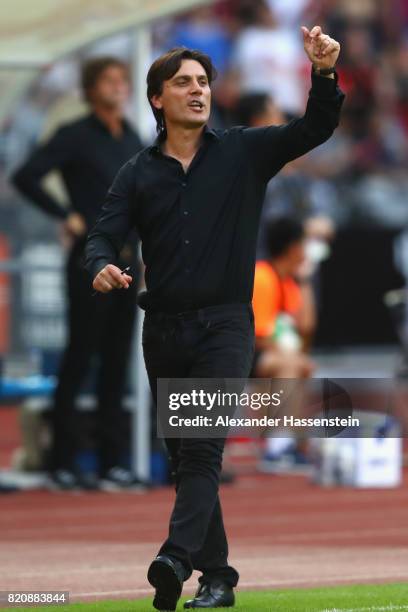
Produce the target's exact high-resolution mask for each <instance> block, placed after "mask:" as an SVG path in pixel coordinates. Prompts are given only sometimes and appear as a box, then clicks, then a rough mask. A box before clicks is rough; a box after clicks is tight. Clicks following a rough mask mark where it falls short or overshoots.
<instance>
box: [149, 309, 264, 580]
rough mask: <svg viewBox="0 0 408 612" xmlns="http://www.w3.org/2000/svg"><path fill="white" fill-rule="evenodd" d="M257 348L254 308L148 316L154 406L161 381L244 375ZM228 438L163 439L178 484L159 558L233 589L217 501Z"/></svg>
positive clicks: (234, 574) (232, 571) (233, 575)
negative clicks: (255, 347)
mask: <svg viewBox="0 0 408 612" xmlns="http://www.w3.org/2000/svg"><path fill="white" fill-rule="evenodd" d="M253 350H254V326H253V314H252V307H251V306H250V305H247V304H229V305H221V306H214V307H209V308H203V309H201V310H199V311H194V312H191V313H184V314H181V315H164V314H161V313H156V314H154V313H153V314H152V313H146V316H145V321H144V327H143V351H144V358H145V363H146V369H147V373H148V376H149V381H150V386H151V389H152V393H153V396H154V399H155V401H157V385H156V383H157V379H158V378H189V377H191V378H219V377H221V378H246V377H247V376H248V374H249V372H250V369H251V364H252V357H253ZM224 444H225V440H224V439H220V438H205V439H198V438H194V439H186V438H182V439H170V438H169V439H166V445H167V448H168V451H169V455H170V460H171V462H172V466H173V471H174V474H175V479H176V491H177V493H176V501H175V505H174V509H173V512H172V515H171V518H170V525H169V535H168V538H167V540H166V541H165V542H164V544H163V546H162V547H161V548H160V551H159V554H166V555H168V556H170V557H173V558H175V559H177V560H179V561H181V562H182V563H183V565H184V567H185V569H186V576H187V577H188V576H190V575H191V573H192V570H193V569H196V570H199V571H201V572H202V574H203V575H202V577H201V578H200V581H201V582H208V581H212V580H213V579H214V578H219V579H221V580H223V581H225V582H227V583H229V584H230V585H231V586H235V585H236V584H237V582H238V577H239V576H238V572H237V571H236V570H235V569H234V568H233V567H231V566H229V565H228V542H227V537H226V534H225V529H224V523H223V517H222V511H221V504H220V500H219V497H218V487H219V476H220V472H221V466H222V455H223V450H224Z"/></svg>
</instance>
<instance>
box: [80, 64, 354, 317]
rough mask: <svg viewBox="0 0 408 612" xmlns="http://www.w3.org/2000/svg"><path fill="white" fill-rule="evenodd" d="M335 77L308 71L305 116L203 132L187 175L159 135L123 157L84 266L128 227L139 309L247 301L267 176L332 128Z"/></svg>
mask: <svg viewBox="0 0 408 612" xmlns="http://www.w3.org/2000/svg"><path fill="white" fill-rule="evenodd" d="M343 98H344V95H343V94H342V92H341V91H340V89H339V88H338V86H337V79H336V80H333V79H327V78H324V77H319V76H313V77H312V89H311V91H310V95H309V100H308V104H307V109H306V113H305V115H304V116H303V117H302V118H300V119H296V120H294V121H292V122H291V123H289V124H287V125H284V126H270V127H265V128H244V127H235V128H232V129H229V130H225V131H224V130H209V129H207V128H206V129H205V130H204V133H203V141H202V146H201V147H200V149H199V151H198V152H197V154H196V156H195V157H194V159H193V161H192V162H191V164H190V167H189V168H188V171H187V172H184V170H183V167H182V165H181V163H180V162H178V161H177V160H176V159H174V158H172V157H169V156H166V155H164V154H163V153H162V151H161V148H160V141H156V143H155V144H154V145H153V146H150V147H147V148H145V149H143V150H142V151H141V152H139V153H138V154H137V155H136V156H134V157H133V158H132V159H130V160H129V161H128V162H127V163H126V164H125V165H124V166H123V167H122V168H121V170H120V171H119V173H118V175H117V176H116V178H115V181H114V183H113V185H112V187H111V189H110V190H109V193H108V195H107V198H106V201H105V203H104V206H103V208H102V212H101V214H100V216H99V219H98V221H97V223H96V225H95V227H94V229H93V230H92V232H91V233H90V235H89V238H88V242H87V246H86V266H87V268H88V270H89V271H90V272H91V273H92V275H93V276H95V275H96V274H97V273H98V272H99V271H100V270H101V269H102V268H103V267H104V266H105V265H106V264H108V263H113V262H114V261H115V259H116V257H117V254H118V252H119V250H120V248H121V245H122V243H123V241H124V239H125V237H126V235H127V233H128V232H129V230H130V229H131V228H136V230H137V232H138V234H139V236H140V238H141V240H142V255H143V260H144V263H145V265H146V270H145V280H146V289H147V294H146V295H145V297H144V300H143V303H142V304H141V305H142V306H143V307H145V308H147V309H154V310H161V311H167V312H179V311H185V310H191V309H195V308H202V307H205V306H211V305H217V304H225V303H236V302H246V303H249V302H250V301H251V299H252V290H253V279H254V267H255V252H256V239H257V233H258V225H259V218H260V212H261V207H262V202H263V199H264V194H265V188H266V184H267V182H268V181H269V180H270V179H271V178H272V177H273V176H274V175H275V174H276V173H277V172H278V171H279V170H280V169H281V168H282V166H284V165H285V164H286V163H287V162H289V161H290V160H293V159H295V158H297V157H299V156H301V155H303V154H304V153H306V152H307V151H310V150H311V149H313V148H314V147H316V146H318V145H319V144H321V143H323V142H324V141H325V140H327V139H328V138H329V137H330V135H331V134H332V132H333V130H334V129H335V128H336V126H337V125H338V121H339V114H340V109H341V105H342V102H343Z"/></svg>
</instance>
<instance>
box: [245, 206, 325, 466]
mask: <svg viewBox="0 0 408 612" xmlns="http://www.w3.org/2000/svg"><path fill="white" fill-rule="evenodd" d="M265 235H266V246H267V249H268V253H269V257H268V259H267V260H260V261H258V262H257V264H256V268H255V284H254V296H253V302H252V304H253V309H254V315H255V338H256V345H255V358H254V365H253V370H252V375H253V376H254V377H258V378H297V379H305V378H308V377H310V376H311V374H312V373H313V369H314V365H313V362H312V360H311V359H310V357H309V356H308V354H307V352H306V349H307V346H308V344H309V342H310V338H311V335H312V333H313V331H314V328H315V319H316V316H315V306H314V299H313V289H312V286H311V283H310V280H309V278H310V275H311V273H312V271H313V269H312V268H313V266H311V265H310V264H309V262H308V261H307V260H306V255H305V239H306V236H305V229H304V227H303V226H302V224H301V223H300V222H299V221H296V220H294V219H291V218H289V217H281V218H279V219H274V220H272V221H270V222H269V223H268V225H267V227H266V232H265ZM301 397H302V393H300V395H299V396H297V395H296V396H295V395H294V394H292V401H291V412H293V413H296V411H297V399H296V398H298V400H299V402H300V401H301ZM265 446H266V447H265V454H264V458H263V461H262V462H261V463H260V465H259V469H260V470H261V471H264V472H277V471H279V472H282V471H291V472H293V470H294V469H297V468H298V467H299V466H300V467H301V469H302V470H303V469H304V466H305V464H306V465H307V463H308V462H307V458H306V456H305V451H306V447H305V444H304V443H303V441H301V440H296V438H295V436H294V435H292V434H291V433H290V432H289V434H287V435H285V437H282V436H281V435H280V436H277V437H268V438H267V440H266V445H265Z"/></svg>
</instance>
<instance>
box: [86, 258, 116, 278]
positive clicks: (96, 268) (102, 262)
mask: <svg viewBox="0 0 408 612" xmlns="http://www.w3.org/2000/svg"><path fill="white" fill-rule="evenodd" d="M110 263H112V262H111V261H109V259H105V258H102V257H100V258H98V259H97V260H96V261H95V262H94V263H93V264H92V267H91V268H90V270H89V271H90V273H91V276H92V280H94V278H95V277H96V276H98V274H99V272H100V271H101V270H103V268H104V267H105V266H107V265H108V264H110Z"/></svg>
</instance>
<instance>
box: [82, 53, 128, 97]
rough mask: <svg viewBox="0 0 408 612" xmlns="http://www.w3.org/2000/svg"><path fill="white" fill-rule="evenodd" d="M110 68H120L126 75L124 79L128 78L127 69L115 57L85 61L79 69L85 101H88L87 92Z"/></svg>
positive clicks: (107, 56) (126, 66) (123, 63)
mask: <svg viewBox="0 0 408 612" xmlns="http://www.w3.org/2000/svg"><path fill="white" fill-rule="evenodd" d="M111 66H115V67H117V68H121V69H122V70H123V71H124V72H125V73H126V78H128V79H129V78H130V75H129V67H128V65H127V64H126V63H125V62H122V60H120V59H119V58H117V57H113V56H109V55H106V56H103V57H95V58H92V59H89V60H87V61H86V62H85V63H84V64H83V66H82V69H81V86H82V92H83V95H84V98H85V100H87V101H89V91H90V90H91V89H92V88H93V87H94V86H95V84H96V83H97V81H98V79H99V78H100V76H101V74H102V73H103V72H104V71H105V70H106V69H107V68H110V67H111Z"/></svg>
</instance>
